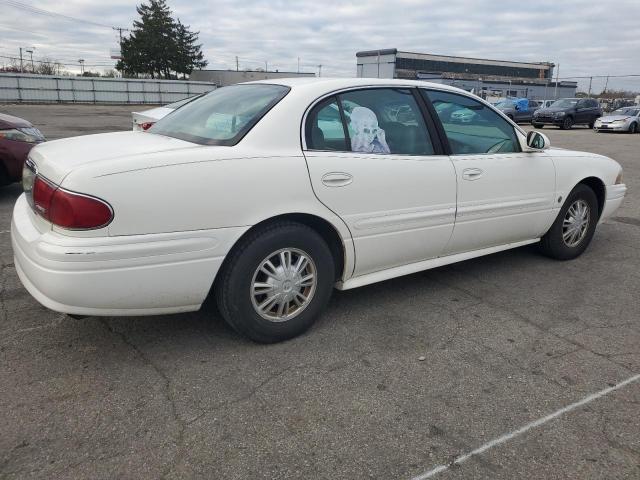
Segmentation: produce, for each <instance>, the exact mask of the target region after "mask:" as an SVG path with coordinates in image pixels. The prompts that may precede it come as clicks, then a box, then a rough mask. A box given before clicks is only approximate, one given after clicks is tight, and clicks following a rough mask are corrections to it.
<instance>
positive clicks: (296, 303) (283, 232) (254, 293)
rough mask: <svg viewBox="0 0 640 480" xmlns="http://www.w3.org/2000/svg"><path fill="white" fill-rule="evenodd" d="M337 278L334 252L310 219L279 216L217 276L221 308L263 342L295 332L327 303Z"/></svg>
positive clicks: (237, 325) (252, 236) (236, 252)
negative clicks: (305, 222)
mask: <svg viewBox="0 0 640 480" xmlns="http://www.w3.org/2000/svg"><path fill="white" fill-rule="evenodd" d="M334 281H335V266H334V260H333V256H332V254H331V251H330V249H329V247H328V246H327V244H326V242H325V241H324V240H323V238H322V237H321V236H320V235H319V234H318V233H317V232H316V231H315V230H313V229H311V228H310V227H308V226H306V225H302V224H299V223H295V222H289V221H283V222H277V223H273V224H270V225H267V226H265V227H262V228H259V229H257V230H256V231H254V232H251V233H250V234H249V235H248V236H247V237H246V238H244V239H242V240H241V241H240V243H239V244H238V245H237V246H236V247H235V248H234V249H233V251H232V252H231V253H230V254H229V257H228V258H227V260H226V261H225V265H224V266H223V268H222V270H221V272H220V274H219V278H218V279H217V280H216V287H215V293H216V299H217V303H218V308H219V309H220V312H221V313H222V316H223V317H224V318H225V320H226V321H227V322H228V323H229V324H230V325H231V326H232V327H233V328H234V329H235V330H236V331H238V332H239V333H241V334H243V335H245V336H247V337H249V338H250V339H252V340H254V341H256V342H261V343H273V342H278V341H281V340H286V339H288V338H292V337H295V336H296V335H299V334H301V333H302V332H304V331H305V330H307V329H308V328H309V327H310V326H311V325H312V324H313V322H314V321H315V320H316V318H317V317H318V316H319V314H320V313H321V312H322V310H323V309H324V308H325V306H326V304H327V302H328V301H329V298H330V297H331V292H332V290H333V284H334Z"/></svg>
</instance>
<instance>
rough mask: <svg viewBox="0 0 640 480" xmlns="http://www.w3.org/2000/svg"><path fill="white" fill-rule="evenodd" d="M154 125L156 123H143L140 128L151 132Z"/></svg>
mask: <svg viewBox="0 0 640 480" xmlns="http://www.w3.org/2000/svg"><path fill="white" fill-rule="evenodd" d="M154 123H155V122H144V123H141V124H140V128H141V129H142V130H149V129H150V128H151V127H153V124H154Z"/></svg>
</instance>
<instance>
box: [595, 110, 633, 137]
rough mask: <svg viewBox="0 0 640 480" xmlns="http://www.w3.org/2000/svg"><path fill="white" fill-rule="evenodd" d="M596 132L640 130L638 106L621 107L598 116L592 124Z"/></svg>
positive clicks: (630, 131) (631, 131)
mask: <svg viewBox="0 0 640 480" xmlns="http://www.w3.org/2000/svg"><path fill="white" fill-rule="evenodd" d="M593 129H594V130H595V131H596V132H600V131H606V132H608V131H612V132H628V133H636V132H638V131H640V106H636V107H622V108H619V109H617V110H614V111H613V112H611V113H609V114H607V115H606V116H604V117H600V118H598V119H597V120H596V123H595V124H594V125H593Z"/></svg>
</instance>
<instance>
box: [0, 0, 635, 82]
mask: <svg viewBox="0 0 640 480" xmlns="http://www.w3.org/2000/svg"><path fill="white" fill-rule="evenodd" d="M3 2H5V0H0V11H1V12H2V15H0V55H16V54H17V52H18V47H20V46H23V47H29V46H35V47H36V51H35V53H34V58H36V59H39V58H42V57H50V58H53V59H57V60H60V61H62V63H67V64H76V65H77V60H78V59H79V58H83V59H85V63H86V64H87V65H92V64H99V65H100V66H96V67H88V68H91V69H92V70H103V69H104V68H108V67H106V65H113V61H110V60H109V49H110V48H115V47H117V33H116V32H114V31H111V30H110V29H109V28H105V27H99V26H95V25H90V24H84V23H79V22H74V21H68V20H64V19H61V18H59V17H52V16H45V15H37V14H34V13H29V12H27V11H24V10H21V9H17V8H15V7H12V6H10V5H8V4H7V3H6V2H5V3H3ZM21 2H22V3H25V4H28V5H32V6H35V7H39V8H42V9H46V10H50V11H53V12H58V13H61V14H65V15H70V16H74V17H78V18H81V19H86V20H89V21H93V22H98V23H102V24H107V25H113V26H123V27H130V26H131V23H132V22H133V20H134V19H135V18H136V17H137V14H136V11H135V5H136V4H137V3H139V2H136V1H127V0H109V1H108V2H100V3H98V2H95V1H88V0H86V1H82V0H70V1H69V0H65V1H59V0H57V1H54V0H32V1H30V0H21ZM168 4H169V6H170V7H171V9H172V10H173V12H174V14H175V16H177V17H179V18H180V19H181V21H182V22H183V23H185V24H188V25H191V27H192V29H193V30H199V31H200V41H201V42H202V44H203V50H204V53H205V56H206V58H207V60H208V61H209V68H234V69H235V56H236V55H237V56H238V57H239V59H240V68H258V67H262V68H264V66H265V64H264V62H265V61H268V66H269V69H270V70H271V69H279V70H281V71H283V70H288V71H295V70H296V68H297V58H298V57H300V62H301V65H302V70H305V71H313V72H317V70H318V68H317V65H319V64H322V75H323V76H325V75H326V76H329V75H331V76H353V75H355V71H356V57H355V53H356V52H357V51H359V50H373V49H379V48H398V49H399V50H407V51H415V52H426V53H437V54H444V55H464V56H473V57H482V58H492V59H502V60H516V61H551V62H554V63H556V64H560V77H561V78H562V77H568V76H576V75H622V74H640V30H639V27H638V25H639V22H640V0H617V1H616V2H610V1H607V0H602V1H599V2H596V1H592V0H575V1H574V0H562V1H558V0H536V1H528V2H526V1H522V0H521V1H503V2H500V1H489V0H475V1H472V0H468V1H461V0H446V1H443V0H438V1H432V0H393V1H388V0H385V1H374V0H370V1H362V2H346V1H333V0H325V1H309V0H301V1H295V2H294V1H283V0H271V1H250V0H249V1H247V0H245V1H238V0H215V1H213V0H201V1H197V2H194V1H193V0H189V1H187V0H169V1H168ZM27 58H28V56H27ZM3 61H4V62H6V61H7V59H5V58H1V57H0V64H2V63H3ZM603 82H604V80H603V81H594V89H596V88H598V87H599V89H601V87H602V83H603ZM616 86H624V87H626V88H633V87H635V88H634V89H635V90H640V78H638V79H634V80H626V81H624V83H623V81H622V80H614V79H611V80H610V82H609V87H616Z"/></svg>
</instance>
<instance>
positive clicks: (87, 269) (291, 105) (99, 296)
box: [11, 78, 626, 342]
mask: <svg viewBox="0 0 640 480" xmlns="http://www.w3.org/2000/svg"><path fill="white" fill-rule="evenodd" d="M461 109H468V110H469V111H472V112H473V113H474V115H473V117H472V118H471V119H470V121H469V122H468V123H458V122H456V121H453V120H452V119H451V115H450V113H451V112H455V111H459V110H461ZM345 110H349V111H350V112H351V113H350V115H345ZM399 111H401V112H402V115H397V112H399ZM452 122H453V123H452ZM23 183H24V190H25V193H24V194H23V195H21V196H20V198H19V199H18V200H17V202H16V205H15V208H14V212H13V219H12V224H11V238H12V246H13V251H14V255H15V268H16V271H17V272H18V275H19V277H20V279H21V281H22V283H23V284H24V286H25V287H26V288H27V290H28V291H29V292H30V293H31V294H32V295H33V296H34V297H35V298H36V299H37V300H38V301H40V302H41V303H42V304H43V305H45V306H46V307H49V308H51V309H53V310H57V311H60V312H65V313H69V314H76V315H125V316H131V315H152V314H165V313H175V312H186V311H193V310H198V309H199V308H200V306H201V305H202V303H203V301H204V300H205V298H207V296H208V295H209V294H212V295H214V296H215V298H216V300H217V303H218V306H219V310H220V312H221V313H222V315H223V317H224V318H225V319H226V320H227V321H228V322H229V324H231V325H232V326H233V327H234V328H235V329H236V330H237V331H238V332H241V333H242V334H244V335H246V336H248V337H249V338H251V339H253V340H255V341H259V342H275V341H279V340H284V339H287V338H290V337H293V336H295V335H298V334H300V333H302V332H303V331H305V330H306V329H307V328H309V327H310V326H311V325H312V324H313V322H314V320H315V319H316V318H317V317H318V315H319V314H320V313H321V312H322V311H323V309H324V307H325V306H326V304H327V302H328V301H329V298H330V296H331V292H332V290H333V288H334V287H335V288H338V289H341V290H347V289H351V288H355V287H360V286H362V285H367V284H370V283H374V282H379V281H382V280H387V279H390V278H394V277H398V276H400V275H406V274H410V273H414V272H418V271H421V270H425V269H429V268H434V267H438V266H441V265H446V264H449V263H453V262H459V261H462V260H466V259H470V258H474V257H478V256H481V255H487V254H491V253H495V252H498V251H501V250H506V249H509V248H515V247H519V246H522V245H527V244H531V243H539V244H540V247H541V249H542V251H543V252H545V253H546V254H547V255H549V256H551V257H553V258H556V259H560V260H567V259H572V258H575V257H577V256H578V255H580V254H581V253H582V252H584V250H585V249H586V248H587V246H588V245H589V243H590V241H591V239H592V237H593V235H594V232H595V228H596V224H597V223H598V222H600V221H602V220H603V219H606V218H607V217H609V216H610V215H612V214H613V212H614V211H615V210H616V209H617V208H618V207H619V206H620V204H621V202H622V200H623V197H624V195H625V192H626V187H625V185H624V184H623V182H622V169H621V167H620V165H619V164H618V163H616V162H615V161H614V160H612V159H610V158H607V157H604V156H601V155H596V154H592V153H584V152H575V151H569V150H562V149H549V140H548V139H547V137H546V136H544V135H543V134H542V133H540V132H536V131H532V132H529V133H528V134H527V133H525V131H524V130H522V129H521V128H520V127H518V126H517V125H515V124H514V123H512V122H511V121H509V120H508V119H507V118H506V117H505V116H504V115H503V114H502V113H500V112H498V111H497V110H496V109H495V108H493V107H492V106H491V105H489V104H488V103H486V102H484V101H483V100H481V99H479V98H478V97H476V96H474V95H472V94H469V93H467V92H465V91H463V90H459V89H456V88H453V87H448V86H445V85H440V84H430V83H426V82H419V81H404V80H383V79H365V78H358V79H326V78H305V79H278V80H270V81H269V82H252V83H247V84H240V85H234V86H230V87H224V88H220V89H217V90H215V91H213V92H211V93H209V94H207V95H205V96H203V97H201V98H199V99H197V100H194V101H192V102H190V103H189V104H187V105H185V106H183V107H182V108H180V109H179V110H177V111H175V112H174V113H172V114H171V115H169V116H167V117H166V118H164V119H162V120H159V121H158V122H157V123H156V124H155V125H154V126H153V127H151V128H150V129H149V130H148V131H147V132H145V133H142V132H118V133H107V134H100V135H88V136H83V137H75V138H68V139H64V140H56V141H52V142H47V143H44V144H40V145H38V146H36V147H35V148H34V149H33V150H32V151H31V154H30V158H29V160H28V164H27V167H26V168H25V171H24V174H23ZM567 275H569V274H567ZM568 281H570V282H571V283H572V287H571V288H579V286H576V285H575V279H574V278H568ZM372 301H375V299H372Z"/></svg>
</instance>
